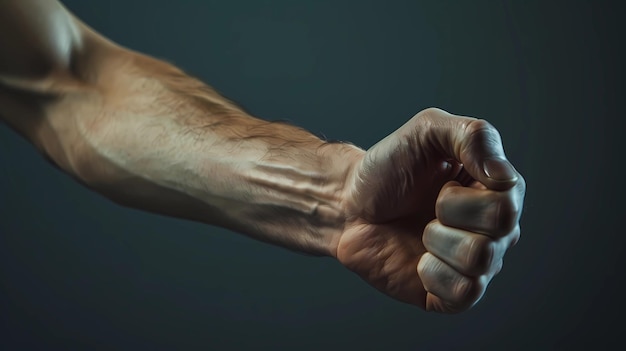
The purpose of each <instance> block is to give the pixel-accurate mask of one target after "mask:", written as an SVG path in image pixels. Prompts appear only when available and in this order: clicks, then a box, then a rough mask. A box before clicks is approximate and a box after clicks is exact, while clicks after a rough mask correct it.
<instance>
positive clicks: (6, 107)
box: [0, 0, 525, 312]
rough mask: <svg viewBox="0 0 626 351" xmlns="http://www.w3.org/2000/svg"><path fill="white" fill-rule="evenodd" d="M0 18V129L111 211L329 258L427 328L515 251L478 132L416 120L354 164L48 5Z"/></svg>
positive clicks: (493, 135)
mask: <svg viewBox="0 0 626 351" xmlns="http://www.w3.org/2000/svg"><path fill="white" fill-rule="evenodd" d="M25 6H28V9H29V10H28V11H26V12H24V7H25ZM0 13H2V16H3V18H4V21H1V22H0V23H1V24H0V31H1V32H2V33H3V34H1V35H0V38H1V39H0V45H1V46H2V47H0V48H1V49H2V50H0V116H1V117H2V119H3V120H4V121H6V122H7V123H8V124H9V125H10V126H11V127H12V128H14V129H15V130H16V131H18V132H19V133H21V134H22V135H23V136H24V137H26V138H27V139H28V140H30V141H31V142H32V143H33V144H34V145H35V146H36V147H37V148H38V149H39V150H40V151H41V152H42V154H43V155H45V156H46V157H48V158H49V160H50V161H51V162H52V163H53V164H54V165H56V166H58V167H59V168H61V169H62V170H63V171H65V172H66V173H68V174H69V175H71V176H73V177H74V178H75V179H76V180H78V181H79V182H81V183H82V184H84V185H85V186H87V187H89V188H91V189H93V190H95V191H97V192H99V193H101V194H103V195H104V196H106V197H108V198H110V199H112V200H113V201H115V202H117V203H119V204H122V205H125V206H129V207H134V208H138V209H143V210H146V211H151V212H154V213H159V214H164V215H168V216H175V217H180V218H186V219H190V220H195V221H200V222H204V223H208V224H212V225H217V226H221V227H224V228H228V229H231V230H233V231H237V232H240V233H244V234H247V235H249V236H251V237H254V238H256V239H258V240H263V241H266V242H270V243H273V244H276V245H280V246H283V247H287V248H290V249H293V250H298V251H301V252H305V253H309V254H315V255H328V256H332V257H335V258H336V259H337V260H339V261H340V262H341V263H342V264H343V265H344V266H346V267H347V268H349V269H350V270H352V271H354V272H355V273H357V274H359V275H360V276H361V277H362V278H363V279H364V280H366V281H367V282H368V283H369V284H371V285H372V286H374V287H376V288H377V289H379V290H380V291H382V292H384V293H386V294H388V295H389V296H392V297H394V298H396V299H398V300H401V301H404V302H408V303H411V304H415V305H417V306H420V307H422V308H424V309H427V310H435V311H439V312H459V311H463V310H465V309H467V308H469V307H471V306H472V305H473V304H475V303H476V302H477V301H478V300H479V299H480V298H481V296H482V295H483V293H484V292H485V289H486V287H487V284H488V283H489V281H490V280H491V279H492V278H493V277H494V276H495V275H496V274H497V273H498V272H499V271H500V269H501V268H502V257H503V255H504V253H505V252H506V251H507V250H508V249H509V248H510V247H512V246H513V245H515V243H516V242H517V240H518V238H519V236H520V228H519V220H520V216H521V209H522V205H523V198H524V194H525V182H524V180H523V178H522V176H521V175H520V174H519V173H518V172H517V171H516V170H515V169H514V168H513V166H512V165H511V164H510V163H509V162H508V161H507V159H506V156H505V155H504V149H503V146H502V141H501V139H500V135H499V133H498V132H497V130H496V129H495V128H494V127H493V126H491V125H490V124H489V123H487V122H485V121H483V120H478V119H476V118H470V117H462V116H455V115H452V114H449V113H446V112H445V111H441V110H437V109H427V110H424V111H422V112H420V113H418V114H417V115H416V116H415V117H413V118H412V119H410V120H409V121H408V122H407V123H405V124H404V125H403V126H401V127H400V128H398V129H397V130H396V131H395V132H393V133H392V134H390V135H388V136H387V137H385V138H384V139H382V140H381V141H380V142H379V143H377V144H376V145H374V146H373V147H371V148H370V149H369V150H367V152H366V151H364V150H361V149H359V148H357V147H355V146H353V145H350V144H344V143H327V142H325V141H322V140H320V139H319V138H317V137H315V136H313V135H312V134H310V133H309V132H307V131H305V130H302V129H300V128H297V127H294V126H290V125H287V124H283V123H275V122H268V121H265V120H262V119H259V118H256V117H254V116H251V115H250V114H248V113H246V112H245V111H243V110H242V109H241V108H239V107H238V106H237V105H235V104H234V103H232V102H231V101H229V100H228V99H226V98H224V97H222V96H221V95H220V94H218V93H217V92H216V91H215V90H213V89H212V88H210V87H209V86H207V85H205V84H203V83H202V82H200V81H198V80H196V79H194V78H192V77H190V76H188V75H186V74H185V73H184V72H182V71H181V70H179V69H177V68H176V67H173V66H172V65H170V64H168V63H166V62H163V61H159V60H156V59H154V58H151V57H149V56H146V55H142V54H140V53H137V52H133V51H131V50H128V49H126V48H123V47H120V46H119V45H117V44H115V43H112V42H110V41H109V40H107V39H106V38H104V37H102V36H101V35H99V34H98V33H96V32H95V31H93V30H92V29H90V28H89V27H88V26H86V25H85V24H84V23H81V22H80V21H79V20H77V19H76V18H74V17H73V16H72V15H71V14H69V13H68V12H67V11H66V10H65V9H64V8H63V7H62V6H61V5H60V4H58V3H57V2H55V1H54V0H50V1H45V0H27V1H25V0H7V1H4V2H0ZM26 13H27V14H26ZM7 19H11V20H9V21H7ZM7 33H17V35H14V34H7ZM51 33H52V34H51ZM15 38H19V40H15Z"/></svg>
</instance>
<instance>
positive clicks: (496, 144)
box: [465, 119, 503, 151]
mask: <svg viewBox="0 0 626 351" xmlns="http://www.w3.org/2000/svg"><path fill="white" fill-rule="evenodd" d="M465 132H466V135H467V136H468V140H469V144H468V145H481V146H483V147H487V148H488V149H494V150H499V151H503V150H502V138H501V137H500V132H498V130H497V129H496V128H495V127H494V126H493V125H492V124H491V123H489V122H487V121H486V120H484V119H475V120H472V121H470V122H469V123H467V125H466V127H465Z"/></svg>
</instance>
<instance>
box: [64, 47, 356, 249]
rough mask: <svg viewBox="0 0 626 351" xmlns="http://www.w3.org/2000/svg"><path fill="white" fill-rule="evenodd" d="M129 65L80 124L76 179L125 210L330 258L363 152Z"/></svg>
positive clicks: (179, 78)
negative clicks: (96, 111) (345, 195)
mask: <svg viewBox="0 0 626 351" xmlns="http://www.w3.org/2000/svg"><path fill="white" fill-rule="evenodd" d="M130 61H131V63H128V65H129V66H130V68H129V69H128V70H127V72H129V73H128V76H127V77H126V78H122V79H125V80H127V81H128V82H130V81H132V82H133V83H132V84H131V85H130V87H129V88H128V90H125V91H124V92H120V94H121V95H120V96H118V95H115V96H108V97H107V98H108V99H109V100H114V101H115V102H116V103H108V104H107V107H105V109H104V110H103V111H101V113H100V117H98V118H96V119H93V120H91V121H90V122H82V123H79V124H78V129H80V133H79V134H80V135H81V136H82V137H81V138H82V141H81V142H80V143H79V144H82V145H85V146H84V147H83V148H82V150H83V151H82V152H83V156H82V157H81V158H82V161H80V162H75V164H78V165H79V166H78V168H76V172H75V174H76V175H77V177H78V178H79V179H81V180H82V181H83V182H84V183H85V184H87V185H88V186H89V187H91V188H93V189H95V190H97V191H99V192H101V193H102V194H104V195H105V196H107V197H109V198H111V199H113V200H114V201H116V202H118V203H121V204H124V205H126V206H130V207H134V208H139V209H144V210H148V211H151V212H156V213H161V214H165V215H169V216H176V217H182V218H188V219H192V220H196V221H201V222H204V223H208V224H212V225H218V226H221V227H225V228H228V229H232V230H234V231H237V232H241V233H245V234H247V235H250V236H252V237H254V238H257V239H259V240H263V241H267V242H271V243H274V244H278V245H281V246H284V247H288V248H291V249H295V250H299V251H303V252H307V253H310V254H318V255H334V248H335V247H336V244H337V243H336V239H337V238H338V235H339V234H340V232H341V230H342V228H343V223H344V214H343V211H342V204H341V200H342V192H343V190H344V182H345V180H346V177H347V176H348V174H349V172H350V171H351V170H352V167H353V165H354V164H355V162H356V160H357V159H358V158H359V156H360V155H362V153H363V151H362V150H360V149H358V148H356V147H354V146H351V145H346V144H328V143H326V142H324V141H322V140H320V139H319V138H317V137H315V136H314V135H312V134H310V133H309V132H307V131H305V130H302V129H300V128H297V127H294V126H290V125H287V124H284V123H272V122H268V121H265V120H261V119H257V118H254V117H252V116H250V115H248V114H247V113H246V112H244V111H242V110H241V109H239V108H237V107H236V106H235V105H234V104H233V103H231V102H230V101H228V100H226V99H225V98H223V97H221V96H220V95H219V94H217V93H216V92H214V91H213V90H212V89H210V88H208V87H207V86H204V85H203V84H202V83H200V82H198V81H197V80H195V79H192V78H190V77H187V76H185V75H184V74H182V72H179V71H177V70H176V69H175V68H173V67H171V66H169V65H167V64H165V63H163V62H157V61H156V60H153V59H150V58H146V57H141V56H136V55H135V56H134V57H133V59H132V60H130ZM138 61H139V62H140V63H141V64H137V62H138ZM139 66H143V67H139ZM130 72H132V73H130ZM99 84H103V85H105V86H106V85H108V84H111V82H106V81H102V82H100V83H99ZM117 86H123V84H118V85H117ZM135 88H136V89H135ZM122 95H123V96H122ZM114 105H116V107H113V106H114Z"/></svg>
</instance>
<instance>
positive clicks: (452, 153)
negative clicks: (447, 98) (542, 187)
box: [418, 109, 519, 190]
mask: <svg viewBox="0 0 626 351" xmlns="http://www.w3.org/2000/svg"><path fill="white" fill-rule="evenodd" d="M425 113H426V116H425V117H424V118H422V119H425V120H426V123H427V125H429V126H433V125H436V126H438V128H430V130H429V132H428V134H429V135H428V136H429V139H431V138H432V139H431V140H430V142H434V143H435V144H436V145H438V146H439V147H440V150H443V152H444V153H445V154H446V155H445V157H449V158H452V159H455V160H456V161H457V162H460V163H462V164H463V168H464V169H465V171H466V172H467V173H468V174H469V175H470V176H471V177H472V178H474V179H476V180H477V181H479V182H480V183H482V184H483V185H484V186H486V187H487V188H488V189H491V190H508V189H510V188H512V187H513V186H515V184H516V183H517V181H518V179H519V174H518V173H517V171H516V170H515V168H513V166H512V165H511V163H510V162H509V161H508V160H507V158H506V156H505V154H504V147H503V146H502V139H501V137H500V133H499V132H498V131H497V130H496V128H494V127H493V126H492V125H491V124H490V123H489V122H487V121H485V120H482V119H476V118H470V117H461V116H455V115H453V114H450V113H448V112H445V111H443V110H439V109H428V110H425ZM418 115H419V114H418Z"/></svg>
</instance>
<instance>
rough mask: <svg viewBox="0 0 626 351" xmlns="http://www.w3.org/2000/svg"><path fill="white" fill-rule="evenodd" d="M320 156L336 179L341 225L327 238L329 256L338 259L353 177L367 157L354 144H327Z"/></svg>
mask: <svg viewBox="0 0 626 351" xmlns="http://www.w3.org/2000/svg"><path fill="white" fill-rule="evenodd" d="M318 150H319V152H318V154H319V155H320V157H321V158H322V159H324V160H325V161H326V164H327V165H328V166H327V167H328V169H329V170H331V171H329V173H330V174H334V176H331V179H336V182H337V183H336V184H338V185H337V186H336V187H335V192H334V198H335V199H336V205H335V206H336V208H337V209H338V213H339V214H338V216H339V218H340V223H338V225H337V227H336V228H335V230H333V231H332V233H331V234H330V235H329V236H328V237H327V241H326V244H327V252H328V254H327V255H328V256H331V257H333V258H337V246H338V245H339V240H340V239H341V235H342V234H343V232H344V228H345V225H346V222H347V221H348V220H349V218H348V216H347V215H348V214H347V211H346V200H347V198H348V195H349V191H350V189H351V184H352V182H353V180H352V177H353V174H354V170H355V168H356V166H357V165H358V164H359V163H360V161H361V159H362V158H363V156H364V155H365V151H364V150H363V149H361V148H359V147H357V146H355V145H353V144H350V143H344V142H326V143H324V144H323V145H322V146H321V147H320V148H319V149H318Z"/></svg>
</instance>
